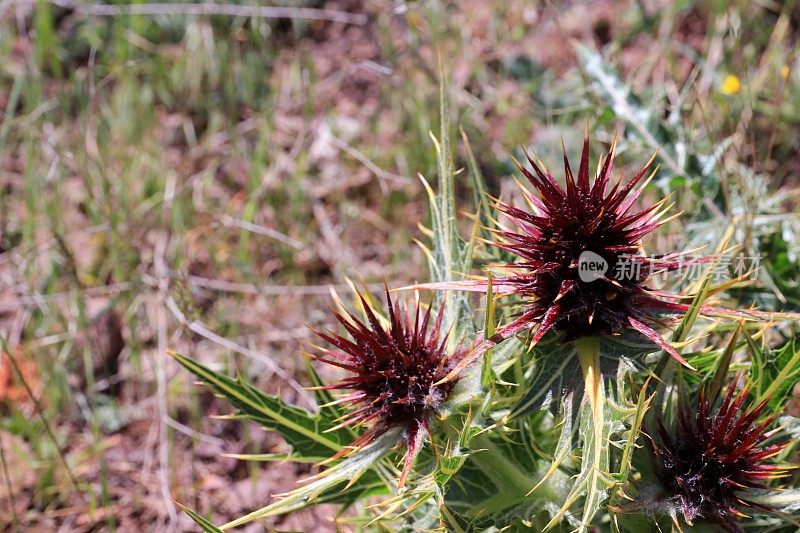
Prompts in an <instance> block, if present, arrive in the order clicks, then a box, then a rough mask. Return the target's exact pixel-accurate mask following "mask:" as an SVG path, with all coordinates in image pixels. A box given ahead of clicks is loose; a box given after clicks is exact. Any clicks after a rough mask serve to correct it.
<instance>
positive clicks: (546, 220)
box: [413, 133, 724, 366]
mask: <svg viewBox="0 0 800 533" xmlns="http://www.w3.org/2000/svg"><path fill="white" fill-rule="evenodd" d="M615 146H616V141H615V142H614V144H612V146H611V150H610V151H609V153H608V154H607V155H606V157H605V159H604V160H603V164H602V165H601V166H599V167H598V171H597V173H596V176H595V178H594V181H592V180H591V178H590V174H589V138H588V133H587V136H586V138H585V139H584V143H583V150H582V153H581V161H580V167H579V169H578V175H577V179H576V178H575V176H574V175H573V172H572V168H571V167H570V164H569V161H568V159H567V155H566V150H565V151H564V174H565V181H566V188H564V187H562V186H561V185H559V184H558V183H557V181H556V180H555V178H553V176H552V175H550V174H549V173H548V172H547V170H546V169H544V166H543V165H542V164H541V162H537V161H534V159H533V158H532V157H531V156H530V155H528V154H527V152H526V156H527V160H528V163H530V165H531V167H532V168H533V172H531V171H529V170H528V169H527V168H525V166H524V165H522V164H521V163H520V162H519V161H517V160H516V159H515V160H514V161H515V163H516V164H517V167H518V168H519V169H520V171H521V172H522V173H523V174H524V175H525V177H526V178H527V179H528V181H529V182H530V183H531V184H532V185H533V186H534V188H535V189H536V191H537V192H538V195H534V194H532V193H530V192H529V191H527V190H525V191H524V195H525V199H526V201H527V204H528V206H529V208H530V211H526V210H523V209H519V208H517V207H514V206H512V205H510V204H508V203H505V202H502V201H500V200H496V201H495V207H496V208H497V209H498V210H499V211H501V212H502V213H504V214H505V215H507V216H508V217H509V219H510V220H511V221H512V222H513V224H514V225H515V226H516V231H512V230H510V229H500V230H495V231H494V233H495V234H496V235H497V236H498V239H497V240H496V241H494V242H491V243H490V244H492V245H494V246H496V247H498V248H500V249H502V250H506V251H508V252H511V253H513V254H515V255H517V256H519V258H520V259H519V260H518V261H515V262H512V263H507V264H503V265H499V266H500V267H503V268H508V269H511V270H515V271H517V272H516V273H513V274H511V275H508V276H503V277H496V278H494V279H493V280H492V286H493V288H494V291H495V293H498V294H500V293H503V294H513V295H517V296H519V297H521V300H522V312H521V313H520V315H519V316H518V317H517V318H516V319H515V320H514V321H513V322H512V323H509V324H507V325H504V326H502V327H500V328H498V329H497V330H496V331H497V332H496V334H495V335H494V336H493V337H492V338H490V339H486V340H484V341H483V342H482V343H480V344H478V345H476V346H475V347H474V349H473V350H471V352H470V355H469V356H468V357H467V358H466V360H465V361H464V362H462V366H464V365H465V364H467V363H469V362H471V361H472V360H474V359H475V358H476V357H478V356H479V355H480V354H481V353H483V352H484V351H485V350H486V349H488V348H490V347H491V346H492V345H494V344H496V343H497V342H500V341H502V340H503V339H506V338H508V337H510V336H512V335H516V334H517V333H519V332H520V331H523V330H525V329H531V330H534V329H535V332H534V333H533V336H532V337H531V344H532V345H533V344H535V343H537V342H538V341H539V340H540V339H541V338H542V337H543V336H544V335H545V333H547V332H548V331H551V330H552V331H557V332H560V333H562V334H563V335H562V340H564V341H571V340H574V339H577V338H581V337H590V336H597V335H617V334H620V333H621V332H622V331H623V330H625V329H632V330H635V331H637V332H639V333H640V334H642V335H644V336H645V337H647V338H648V339H650V340H651V341H652V342H654V343H656V344H657V345H659V346H660V347H661V348H663V349H664V350H666V351H667V352H668V353H669V354H670V355H672V356H673V357H674V358H675V359H677V360H678V361H679V362H681V363H682V364H686V362H685V361H684V360H683V358H681V356H680V355H679V354H678V352H677V351H676V350H675V349H674V348H673V347H672V346H670V344H669V343H667V342H666V341H665V340H664V339H662V338H661V336H660V335H659V334H658V333H656V331H655V330H654V329H653V326H655V325H661V324H664V317H665V314H667V313H673V314H674V313H680V312H685V311H686V310H687V309H688V306H687V305H686V304H682V303H678V302H675V301H668V300H670V299H676V298H677V296H675V295H671V294H669V293H664V292H659V291H655V290H652V289H651V288H649V287H648V286H647V280H648V278H649V277H650V276H651V275H652V274H653V273H656V272H662V271H669V270H674V269H676V268H679V267H680V266H681V265H686V264H688V262H687V260H686V259H685V258H683V257H682V254H669V255H664V256H658V257H647V256H646V255H645V254H644V250H643V248H642V238H643V237H644V236H645V235H647V234H648V233H650V232H652V231H654V230H655V229H656V228H658V227H659V226H661V225H662V224H664V223H666V222H667V221H668V220H670V218H663V217H664V215H665V214H666V213H667V212H668V211H669V210H670V208H671V207H672V205H671V204H667V200H666V199H664V200H661V201H659V202H657V203H656V204H654V205H651V206H649V207H645V208H644V209H641V210H639V211H634V210H632V209H633V206H634V204H635V203H636V201H637V200H638V199H639V197H640V196H641V194H642V192H643V191H644V189H645V187H646V186H647V184H648V183H649V181H650V180H651V179H652V177H653V175H654V174H655V171H653V172H652V173H650V174H648V171H649V170H650V167H651V165H652V162H653V159H654V158H655V156H653V158H651V159H650V161H648V162H647V164H645V166H644V168H642V169H641V170H640V171H639V172H637V173H636V174H635V175H634V176H633V177H632V178H631V179H630V180H628V181H627V183H625V184H623V180H622V177H620V178H619V179H618V180H616V183H614V184H613V185H612V184H611V181H612V180H611V175H612V170H613V161H614V149H615ZM709 259H710V258H698V259H693V260H691V261H689V262H692V261H693V262H706V261H708V260H709ZM487 285H488V282H487V281H485V280H468V281H452V282H437V283H427V284H422V285H416V286H414V287H413V288H434V289H456V290H469V291H481V292H483V291H486V288H487ZM703 309H704V310H708V311H714V312H719V313H724V310H719V309H716V308H714V309H712V308H707V307H704V308H703Z"/></svg>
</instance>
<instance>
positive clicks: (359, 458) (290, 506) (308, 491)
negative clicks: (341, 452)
mask: <svg viewBox="0 0 800 533" xmlns="http://www.w3.org/2000/svg"><path fill="white" fill-rule="evenodd" d="M399 439H400V431H399V430H391V431H389V432H387V433H384V434H383V435H381V436H380V437H378V438H377V439H376V440H375V441H374V442H372V443H370V444H368V445H367V446H365V447H364V448H361V449H360V450H359V451H358V452H356V453H354V454H353V455H351V456H349V457H347V458H346V459H344V460H343V461H342V462H340V463H337V464H336V465H334V466H332V467H331V468H329V469H327V470H325V471H324V472H322V473H321V474H317V475H316V476H314V477H313V478H311V479H312V481H311V482H310V483H308V484H306V485H303V486H302V487H299V488H297V489H295V490H293V491H291V492H289V493H287V494H284V495H282V496H280V498H279V499H278V501H276V502H274V503H271V504H270V505H267V506H266V507H263V508H261V509H259V510H257V511H254V512H252V513H250V514H248V515H245V516H243V517H241V518H238V519H236V520H233V521H232V522H228V523H227V524H224V525H223V526H221V528H220V529H222V530H226V529H230V528H233V527H237V526H241V525H242V524H247V523H249V522H252V521H254V520H258V519H261V518H266V517H268V516H275V515H280V514H284V513H288V512H290V511H295V510H297V509H301V508H303V507H305V506H307V505H309V504H311V503H324V501H323V500H322V498H321V495H322V494H323V493H328V494H330V493H329V491H331V490H333V489H334V488H335V487H336V486H338V485H340V484H341V483H344V482H345V481H346V482H347V486H346V487H345V491H348V490H349V489H352V488H353V487H355V486H356V483H357V482H358V481H359V479H360V478H361V477H362V476H363V475H364V474H365V473H366V472H368V470H369V469H370V468H371V467H372V466H374V465H375V464H376V463H377V462H378V461H379V460H380V459H381V458H382V457H383V456H384V455H386V453H388V452H389V450H391V449H392V448H393V447H394V446H395V445H396V444H397V442H398V440H399ZM369 486H373V482H370V483H369ZM356 490H358V491H363V487H357V489H356ZM347 494H348V492H345V495H347ZM359 497H360V496H359Z"/></svg>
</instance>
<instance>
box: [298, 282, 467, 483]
mask: <svg viewBox="0 0 800 533" xmlns="http://www.w3.org/2000/svg"><path fill="white" fill-rule="evenodd" d="M359 297H360V298H361V302H362V304H363V305H364V309H365V311H366V315H367V324H365V323H364V322H362V321H360V320H358V319H357V318H356V317H355V316H353V315H352V314H350V313H346V314H345V315H343V314H340V313H335V315H336V319H337V320H338V321H339V323H341V325H342V326H343V327H344V329H345V330H347V332H348V333H349V334H350V337H351V338H352V340H350V339H348V338H346V337H343V336H340V335H337V334H334V333H323V332H316V333H317V334H318V335H319V336H320V337H322V338H323V339H325V340H326V341H328V342H329V343H330V344H331V345H333V346H334V347H335V348H336V349H325V348H320V352H321V353H320V354H312V357H314V358H315V359H316V360H318V361H322V362H323V363H327V364H329V365H333V366H336V367H339V368H343V369H344V370H347V371H348V372H350V374H351V375H349V376H348V377H345V378H344V379H342V380H341V381H339V382H338V383H335V384H333V385H328V386H325V387H323V388H324V389H329V390H349V391H351V392H350V393H349V394H347V395H345V396H343V397H341V398H339V399H338V400H337V403H349V404H351V405H352V406H353V407H354V410H353V411H351V412H350V413H348V414H347V415H345V416H344V417H343V418H342V420H341V424H339V426H337V427H343V426H347V425H359V424H365V425H368V426H369V427H368V429H367V430H366V431H365V432H364V433H363V434H362V435H360V436H359V437H358V439H356V441H355V442H354V443H353V444H352V445H351V449H360V448H362V447H364V446H366V445H367V444H369V443H370V442H373V441H374V440H375V439H376V438H377V437H378V436H380V435H382V434H383V433H385V432H386V431H388V430H390V429H392V428H401V429H402V430H403V437H404V439H405V441H406V442H407V444H408V451H407V453H406V458H405V465H404V467H403V471H402V474H401V476H400V485H401V486H402V485H403V483H404V481H405V478H406V476H407V475H408V472H409V470H410V468H411V464H412V462H413V460H414V457H415V456H416V454H417V452H418V451H419V449H420V447H421V445H422V442H423V440H424V438H425V436H426V435H427V433H428V421H429V420H430V418H431V416H434V415H435V414H436V413H437V411H438V409H439V407H440V406H441V405H442V404H443V403H444V402H445V401H446V400H447V398H448V397H449V396H450V393H451V392H452V391H453V388H454V386H455V383H456V380H455V379H452V380H448V381H446V382H444V383H439V382H440V381H441V380H442V379H443V378H444V377H445V376H447V375H448V373H450V371H451V370H452V369H453V368H454V367H455V366H456V365H457V363H458V362H459V360H460V359H461V358H462V357H463V351H462V350H460V349H457V350H456V351H455V353H452V354H448V352H447V349H446V345H447V334H446V333H445V334H443V332H442V327H443V324H442V319H443V309H440V310H439V312H438V313H436V315H435V317H432V316H431V308H430V307H428V308H427V309H424V310H423V308H422V307H421V306H419V305H417V306H416V307H415V309H414V310H413V311H412V313H409V309H408V308H407V307H400V306H396V305H395V304H394V303H393V302H392V299H391V297H390V296H389V292H388V290H387V292H386V299H387V307H388V315H389V316H388V326H386V327H384V326H383V325H382V324H381V322H380V321H379V320H378V318H377V317H376V315H375V313H374V311H373V310H372V309H371V308H370V306H369V304H368V303H367V302H366V300H365V299H364V298H363V297H362V296H361V295H359ZM340 455H341V454H340Z"/></svg>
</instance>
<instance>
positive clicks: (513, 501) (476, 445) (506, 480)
mask: <svg viewBox="0 0 800 533" xmlns="http://www.w3.org/2000/svg"><path fill="white" fill-rule="evenodd" d="M469 447H470V450H471V452H472V453H471V455H470V460H471V461H473V463H474V464H475V466H477V467H478V469H479V470H480V471H481V472H482V473H483V474H484V475H486V477H488V478H489V479H491V480H492V482H493V484H494V485H495V487H496V488H497V490H498V493H497V495H496V496H494V497H492V498H490V499H488V500H485V501H484V502H482V503H481V505H480V507H479V508H476V509H475V510H474V511H475V512H479V513H480V514H482V515H486V514H493V513H496V512H499V511H502V510H503V509H508V508H509V507H512V506H514V505H517V504H518V503H520V502H522V501H523V500H525V499H528V498H531V497H536V496H544V497H546V498H548V499H550V500H552V501H557V498H556V495H555V493H554V492H553V490H552V488H551V487H550V485H549V484H548V483H541V484H539V485H538V486H537V484H536V480H535V479H533V478H532V477H530V476H529V475H528V474H526V473H525V472H524V471H523V470H522V468H521V467H520V465H519V464H517V463H515V462H513V461H511V460H509V459H508V458H507V457H506V456H505V454H504V453H503V452H502V451H501V450H500V448H499V447H498V446H497V445H496V444H495V443H494V442H492V440H491V439H490V438H489V437H488V436H487V435H486V434H485V433H481V434H479V435H476V436H475V437H473V438H472V440H471V441H470V444H469ZM534 487H536V490H534V491H531V489H533V488H534Z"/></svg>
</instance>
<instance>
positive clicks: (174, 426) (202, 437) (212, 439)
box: [167, 417, 225, 448]
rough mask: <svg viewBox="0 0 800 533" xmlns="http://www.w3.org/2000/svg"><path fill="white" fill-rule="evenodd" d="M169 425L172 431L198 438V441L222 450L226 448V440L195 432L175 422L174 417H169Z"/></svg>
mask: <svg viewBox="0 0 800 533" xmlns="http://www.w3.org/2000/svg"><path fill="white" fill-rule="evenodd" d="M167 425H168V426H169V427H171V428H172V429H174V430H175V431H177V432H179V433H183V434H184V435H186V436H187V437H192V438H196V439H198V440H200V441H203V442H206V443H208V444H213V445H214V446H217V447H220V448H222V447H224V446H225V441H224V440H222V439H220V438H218V437H212V436H211V435H206V434H204V433H199V432H197V431H195V430H193V429H192V428H190V427H187V426H185V425H183V424H181V423H180V422H178V421H177V420H175V419H174V418H172V417H167Z"/></svg>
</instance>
